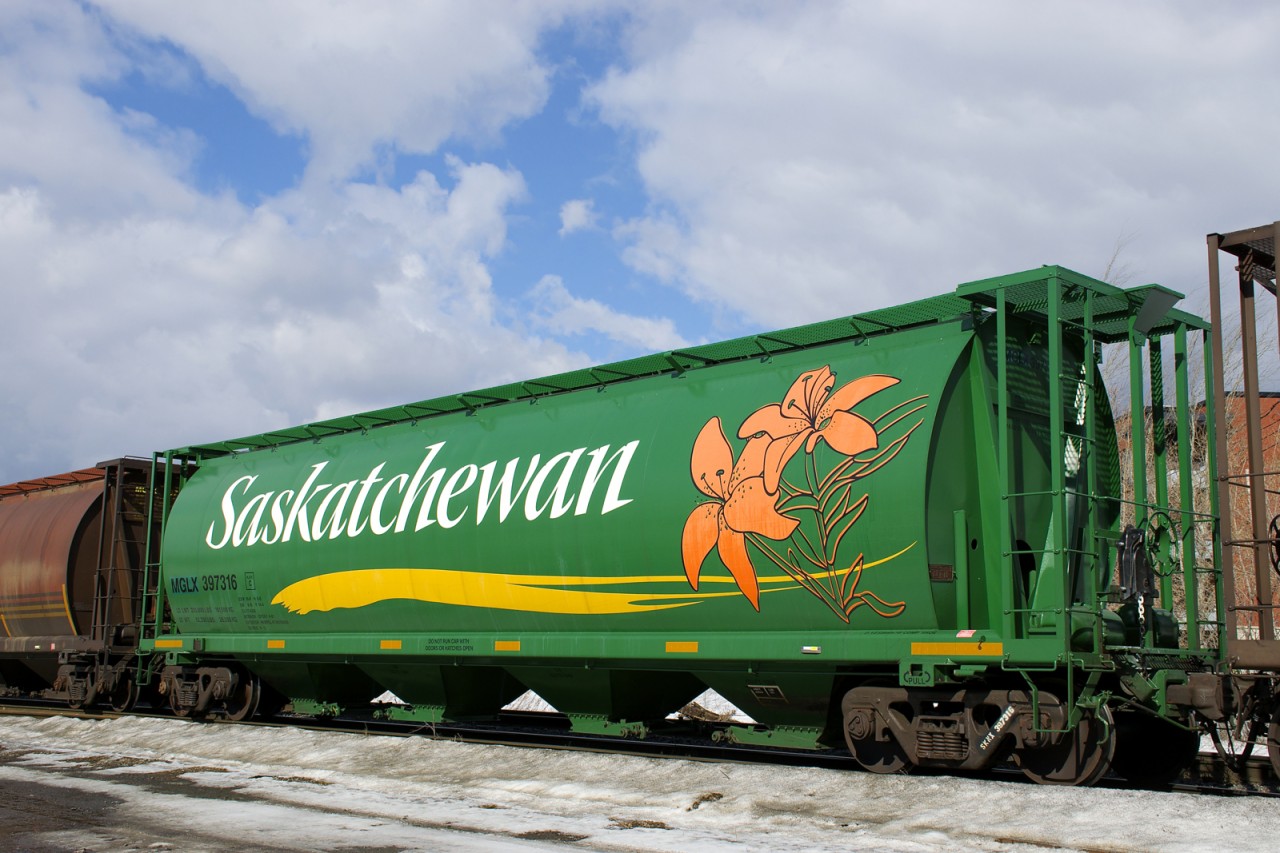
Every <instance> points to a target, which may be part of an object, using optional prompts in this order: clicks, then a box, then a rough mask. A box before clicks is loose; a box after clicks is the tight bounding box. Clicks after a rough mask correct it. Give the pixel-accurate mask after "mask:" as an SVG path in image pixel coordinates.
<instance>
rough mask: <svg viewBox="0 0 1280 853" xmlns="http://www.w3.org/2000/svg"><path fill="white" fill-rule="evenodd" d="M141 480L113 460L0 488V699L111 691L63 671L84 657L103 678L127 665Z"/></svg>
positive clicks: (141, 525)
mask: <svg viewBox="0 0 1280 853" xmlns="http://www.w3.org/2000/svg"><path fill="white" fill-rule="evenodd" d="M149 474H150V462H149V461H145V462H144V461H140V460H131V459H120V460H114V461H111V462H103V463H100V464H99V466H98V467H95V468H85V469H82V470H79V471H71V472H69V473H66V474H60V475H57V476H53V477H45V478H42V479H38V480H28V481H24V482H20V483H13V484H11V485H7V486H0V691H3V692H4V693H7V694H9V695H23V694H26V693H30V692H36V691H44V690H48V689H49V688H54V689H56V690H58V691H60V692H65V693H68V694H69V695H68V698H70V699H73V700H75V699H77V698H78V697H77V696H76V695H75V694H76V693H77V691H79V692H81V693H82V694H83V695H88V694H89V693H90V692H91V691H92V692H94V693H96V692H97V689H96V688H108V690H112V689H114V688H115V687H116V685H115V684H114V683H113V679H111V678H110V677H108V678H107V679H105V682H104V679H102V678H100V677H99V678H97V679H89V678H87V677H84V678H79V679H77V677H76V667H74V666H71V667H68V666H63V663H65V660H66V657H67V655H68V654H69V653H79V654H78V657H81V658H82V657H83V655H84V654H85V653H88V654H90V655H92V656H94V657H96V658H98V661H99V663H104V664H107V666H108V669H110V668H111V664H112V663H114V662H117V660H118V661H119V662H121V663H123V662H125V661H127V660H128V658H129V657H131V655H132V650H133V648H134V647H135V646H136V628H135V627H134V626H135V625H136V623H137V615H138V614H137V610H136V608H137V601H138V595H137V589H138V579H139V578H140V577H141V574H142V569H143V553H144V549H145V540H146V535H145V534H146V520H147V512H146V498H147V489H146V485H145V484H146V480H147V478H148V476H149ZM123 669H124V667H123V666H122V667H120V670H121V671H123ZM91 682H92V683H91ZM121 686H122V687H123V685H121ZM73 704H76V703H75V702H74V701H73Z"/></svg>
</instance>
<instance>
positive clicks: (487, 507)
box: [204, 441, 640, 550]
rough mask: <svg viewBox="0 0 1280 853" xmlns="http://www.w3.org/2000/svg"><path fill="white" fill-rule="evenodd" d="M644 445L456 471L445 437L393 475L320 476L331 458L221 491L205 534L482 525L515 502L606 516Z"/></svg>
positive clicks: (245, 537)
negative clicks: (269, 484)
mask: <svg viewBox="0 0 1280 853" xmlns="http://www.w3.org/2000/svg"><path fill="white" fill-rule="evenodd" d="M639 444H640V442H639V441H632V442H630V443H628V444H624V445H622V446H621V447H619V448H618V449H617V450H615V451H613V453H610V452H609V450H610V445H608V444H606V445H603V446H601V447H597V448H595V449H594V450H588V449H587V448H585V447H579V448H577V449H576V450H568V451H565V452H563V453H557V454H556V455H554V456H552V457H551V458H549V459H546V460H543V458H542V455H541V454H537V453H535V454H534V455H533V456H532V457H530V458H529V459H528V460H524V461H522V460H521V459H520V458H519V457H517V458H515V459H512V460H510V461H508V462H507V463H506V464H505V465H503V466H502V468H501V470H499V468H498V462H497V461H493V462H489V463H487V464H485V465H475V464H467V465H463V466H462V467H461V468H457V469H455V470H453V471H450V470H449V469H448V468H447V467H443V466H436V465H435V460H436V457H437V456H438V455H439V454H440V452H441V450H442V449H443V448H444V446H445V442H443V441H441V442H437V443H435V444H432V445H428V446H427V447H426V448H425V449H426V455H425V456H424V457H423V459H422V463H421V464H420V465H418V470H416V471H414V472H413V473H412V474H410V473H409V472H407V471H401V472H399V473H395V474H389V473H388V472H386V471H385V470H384V469H385V468H386V467H387V463H385V462H383V463H380V464H378V465H375V466H374V467H373V469H372V470H371V471H369V473H368V474H367V475H366V476H364V477H362V478H356V479H354V480H347V481H345V482H341V483H330V482H323V480H324V472H325V469H326V468H327V467H328V466H329V463H328V462H317V463H316V464H315V465H312V466H311V471H310V473H309V474H308V475H307V477H306V480H305V481H303V483H302V484H301V485H300V486H298V487H297V488H289V489H281V490H280V491H257V492H255V491H254V489H253V484H254V483H255V482H257V480H258V476H257V475H256V474H246V475H245V476H243V477H240V478H238V479H237V480H235V481H234V482H232V484H231V485H230V486H228V487H227V490H226V491H225V492H224V493H223V495H222V518H221V519H216V520H214V521H213V522H212V523H210V525H209V532H208V533H207V534H205V540H204V541H205V542H206V543H207V544H208V546H209V547H210V548H213V549H215V550H216V549H220V548H225V547H227V546H228V545H230V546H231V547H233V548H239V547H241V546H250V545H257V544H259V543H261V544H263V545H274V544H275V543H277V542H289V541H290V540H293V539H295V538H296V539H301V540H302V541H304V542H316V541H319V540H322V539H338V538H340V537H343V536H348V537H355V536H360V535H361V534H363V533H364V532H365V531H366V530H368V531H369V532H371V533H372V534H373V535H374V536H382V535H384V534H386V533H403V532H404V531H406V530H408V529H410V526H411V525H412V529H413V530H414V531H418V530H422V529H423V528H425V527H430V526H431V525H433V524H438V525H439V526H440V527H441V528H444V529H448V528H451V527H456V526H457V525H459V524H461V523H463V522H464V521H465V520H467V519H468V518H470V519H471V520H472V523H473V524H480V523H481V522H483V521H484V520H485V519H486V518H493V517H496V518H497V522H498V523H499V524H501V523H502V522H504V521H506V520H507V517H508V516H509V515H511V513H512V512H515V511H516V510H517V508H519V509H520V511H522V512H523V514H524V517H525V518H526V519H528V520H529V521H533V520H535V519H539V518H542V517H544V516H546V517H549V518H559V517H561V516H563V515H565V514H567V513H568V512H569V511H570V510H572V511H573V514H574V515H586V514H587V513H588V512H590V511H591V510H592V509H593V508H596V509H598V511H599V513H600V514H601V515H604V514H605V513H609V512H613V511H614V510H615V509H618V508H620V507H624V506H626V505H627V504H629V503H631V498H624V497H622V485H623V480H624V479H625V478H626V475H627V468H628V466H630V464H631V457H632V456H634V455H635V452H636V447H637V446H639ZM606 476H607V477H608V482H607V484H606V485H605V486H604V489H603V492H604V494H603V496H599V499H598V500H597V497H598V494H597V487H598V486H600V484H601V481H603V480H604V479H605V477H606Z"/></svg>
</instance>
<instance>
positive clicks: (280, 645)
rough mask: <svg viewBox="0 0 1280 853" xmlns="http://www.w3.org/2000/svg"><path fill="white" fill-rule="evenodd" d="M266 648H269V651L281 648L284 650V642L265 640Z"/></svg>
mask: <svg viewBox="0 0 1280 853" xmlns="http://www.w3.org/2000/svg"><path fill="white" fill-rule="evenodd" d="M267 648H269V649H283V648H284V640H267Z"/></svg>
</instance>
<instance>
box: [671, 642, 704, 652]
mask: <svg viewBox="0 0 1280 853" xmlns="http://www.w3.org/2000/svg"><path fill="white" fill-rule="evenodd" d="M697 653H698V644H697V643H696V642H692V643H690V642H680V641H672V640H668V641H667V654H669V655H674V654H684V655H696V654H697Z"/></svg>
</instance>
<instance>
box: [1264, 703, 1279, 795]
mask: <svg viewBox="0 0 1280 853" xmlns="http://www.w3.org/2000/svg"><path fill="white" fill-rule="evenodd" d="M1267 754H1268V755H1269V756H1270V757H1271V771H1272V772H1273V773H1275V774H1276V778H1278V779H1280V703H1278V704H1277V705H1276V710H1275V713H1274V714H1272V715H1271V725H1269V726H1267Z"/></svg>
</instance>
